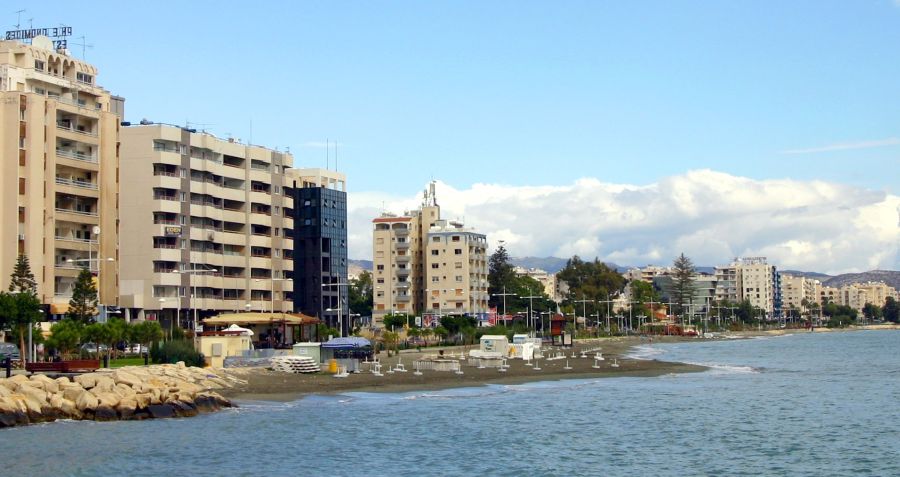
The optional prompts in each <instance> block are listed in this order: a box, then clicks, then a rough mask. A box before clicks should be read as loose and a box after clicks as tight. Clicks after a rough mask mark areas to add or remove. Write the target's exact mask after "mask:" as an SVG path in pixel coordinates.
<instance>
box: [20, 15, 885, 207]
mask: <svg viewBox="0 0 900 477" xmlns="http://www.w3.org/2000/svg"><path fill="white" fill-rule="evenodd" d="M95 3H96V4H97V5H96V7H94V8H90V9H88V8H72V4H71V3H70V2H56V1H43V2H24V1H20V2H19V3H18V4H17V3H16V2H12V3H8V4H6V9H7V10H8V12H4V13H3V15H4V16H3V17H2V18H3V19H4V21H5V24H6V28H7V29H11V28H12V25H13V24H15V22H16V18H17V17H16V14H15V13H13V12H14V11H15V10H17V9H20V8H24V9H26V10H27V11H26V12H25V13H24V14H23V15H22V18H23V19H22V23H23V24H24V25H27V24H28V19H33V20H32V22H33V24H34V26H36V27H37V26H53V25H56V24H58V23H65V24H67V25H70V26H72V27H74V29H75V35H76V36H80V35H85V36H86V37H87V42H88V43H89V44H92V45H93V48H91V49H88V50H87V51H86V55H85V56H86V57H87V59H88V60H89V61H91V62H94V63H95V64H97V65H98V66H99V67H100V68H101V75H100V77H99V81H100V82H101V83H102V84H103V85H105V86H106V87H107V88H109V89H110V90H112V91H113V92H115V93H117V94H120V95H122V96H125V97H126V98H127V100H128V102H127V114H128V119H130V120H140V119H141V118H144V117H146V118H148V119H151V120H156V121H168V122H175V123H180V124H183V123H185V122H186V121H191V122H193V123H198V124H206V125H207V126H200V127H206V128H207V129H209V130H210V131H211V132H214V133H216V134H219V135H226V134H228V133H230V134H231V135H234V136H235V137H240V138H242V139H245V140H246V139H248V138H249V137H250V134H251V132H250V131H251V126H250V124H251V121H252V124H253V126H252V140H253V142H254V143H257V144H262V145H267V146H272V147H276V146H278V147H282V148H284V147H286V146H289V147H290V148H291V150H292V152H294V153H295V154H296V159H297V161H296V162H297V163H298V165H301V166H307V165H310V166H321V165H324V163H325V154H324V150H323V149H321V148H317V147H315V145H316V144H317V143H321V142H324V141H325V139H326V138H330V139H332V140H335V139H336V140H338V141H339V142H340V143H341V144H342V146H340V147H339V152H338V153H339V158H340V159H339V160H340V164H339V166H340V168H341V169H343V170H345V171H346V172H347V173H348V174H349V175H350V185H351V188H352V189H353V190H365V191H372V190H390V191H394V192H397V193H406V194H409V193H413V192H415V191H418V190H419V189H421V188H422V187H423V185H424V183H425V182H427V181H428V180H429V179H430V178H431V177H435V178H439V179H441V180H443V181H445V182H448V183H451V184H454V185H455V186H459V187H466V186H469V185H471V184H473V183H479V182H487V183H504V184H510V185H548V184H550V185H553V184H570V183H572V182H573V181H574V180H576V179H578V178H580V177H597V178H600V179H602V180H604V181H609V182H614V183H630V184H648V183H651V182H654V181H657V180H659V179H660V178H663V177H667V176H670V175H673V174H677V173H681V172H684V171H687V170H692V169H701V168H711V169H715V170H719V171H723V172H728V173H730V174H736V175H740V176H745V177H750V178H756V179H766V178H795V179H822V180H827V181H834V182H840V183H845V184H852V185H856V186H861V187H865V188H869V189H875V190H882V191H893V192H896V191H897V184H900V172H898V170H900V140H898V138H900V130H898V128H900V126H898V125H900V107H898V105H900V82H898V78H900V62H898V61H897V53H898V48H900V7H898V5H896V4H895V3H894V2H893V1H892V0H860V1H820V0H817V1H791V2H782V1H772V2H749V1H745V2H737V1H721V2H708V1H704V2H701V1H680V2H676V1H635V2H599V1H588V2H577V1H566V2H519V1H516V2H483V1H478V2H418V1H412V2H399V1H397V2H332V1H328V2H299V3H297V4H294V3H288V2H92V5H93V4H95ZM98 12H103V13H102V14H100V13H98ZM77 41H78V40H73V43H74V42H77ZM72 51H73V53H74V54H75V55H76V56H80V55H81V51H80V47H78V46H73V47H72ZM834 145H842V146H846V147H848V148H844V149H838V150H823V151H818V152H816V151H813V149H816V148H829V147H830V146H834ZM863 146H868V147H863ZM785 151H795V152H797V151H805V152H802V153H785Z"/></svg>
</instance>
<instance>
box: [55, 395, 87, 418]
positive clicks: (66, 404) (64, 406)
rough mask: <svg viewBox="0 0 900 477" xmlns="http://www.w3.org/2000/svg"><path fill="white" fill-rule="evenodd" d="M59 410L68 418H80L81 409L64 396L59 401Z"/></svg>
mask: <svg viewBox="0 0 900 477" xmlns="http://www.w3.org/2000/svg"><path fill="white" fill-rule="evenodd" d="M59 412H60V414H62V415H64V416H66V417H68V418H69V419H81V417H82V414H81V411H79V410H78V406H76V405H75V403H74V402H72V401H70V400H68V399H65V398H63V400H62V401H61V402H60V403H59Z"/></svg>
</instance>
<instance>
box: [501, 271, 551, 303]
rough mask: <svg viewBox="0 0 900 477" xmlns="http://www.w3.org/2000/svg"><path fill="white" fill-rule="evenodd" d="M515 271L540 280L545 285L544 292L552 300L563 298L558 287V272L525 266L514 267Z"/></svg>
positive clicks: (517, 273)
mask: <svg viewBox="0 0 900 477" xmlns="http://www.w3.org/2000/svg"><path fill="white" fill-rule="evenodd" d="M513 272H515V274H516V275H519V276H525V277H530V278H533V279H535V280H537V281H538V282H540V283H541V285H542V286H543V287H544V293H545V294H546V295H547V296H548V297H550V299H551V300H553V301H559V300H560V299H561V295H560V294H559V288H558V287H557V280H556V274H554V273H549V272H547V271H546V270H541V269H540V268H525V267H513Z"/></svg>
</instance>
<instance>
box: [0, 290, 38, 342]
mask: <svg viewBox="0 0 900 477" xmlns="http://www.w3.org/2000/svg"><path fill="white" fill-rule="evenodd" d="M42 314H43V312H42V310H41V302H40V300H38V298H37V295H35V294H34V293H32V292H30V291H22V292H12V293H6V292H0V324H2V325H3V327H4V328H8V329H10V330H12V332H13V335H14V336H15V337H16V338H17V341H18V342H19V353H20V356H21V357H22V359H25V358H26V357H27V356H28V353H27V352H26V350H27V348H26V347H25V337H26V336H27V335H28V328H29V327H34V324H35V323H37V322H38V321H40V320H41V316H42Z"/></svg>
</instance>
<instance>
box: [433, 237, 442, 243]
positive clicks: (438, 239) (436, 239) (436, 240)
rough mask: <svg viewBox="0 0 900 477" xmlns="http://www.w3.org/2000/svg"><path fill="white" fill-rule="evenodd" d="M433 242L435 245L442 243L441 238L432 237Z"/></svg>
mask: <svg viewBox="0 0 900 477" xmlns="http://www.w3.org/2000/svg"><path fill="white" fill-rule="evenodd" d="M431 241H432V242H434V243H438V242H440V241H441V238H440V237H431Z"/></svg>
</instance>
